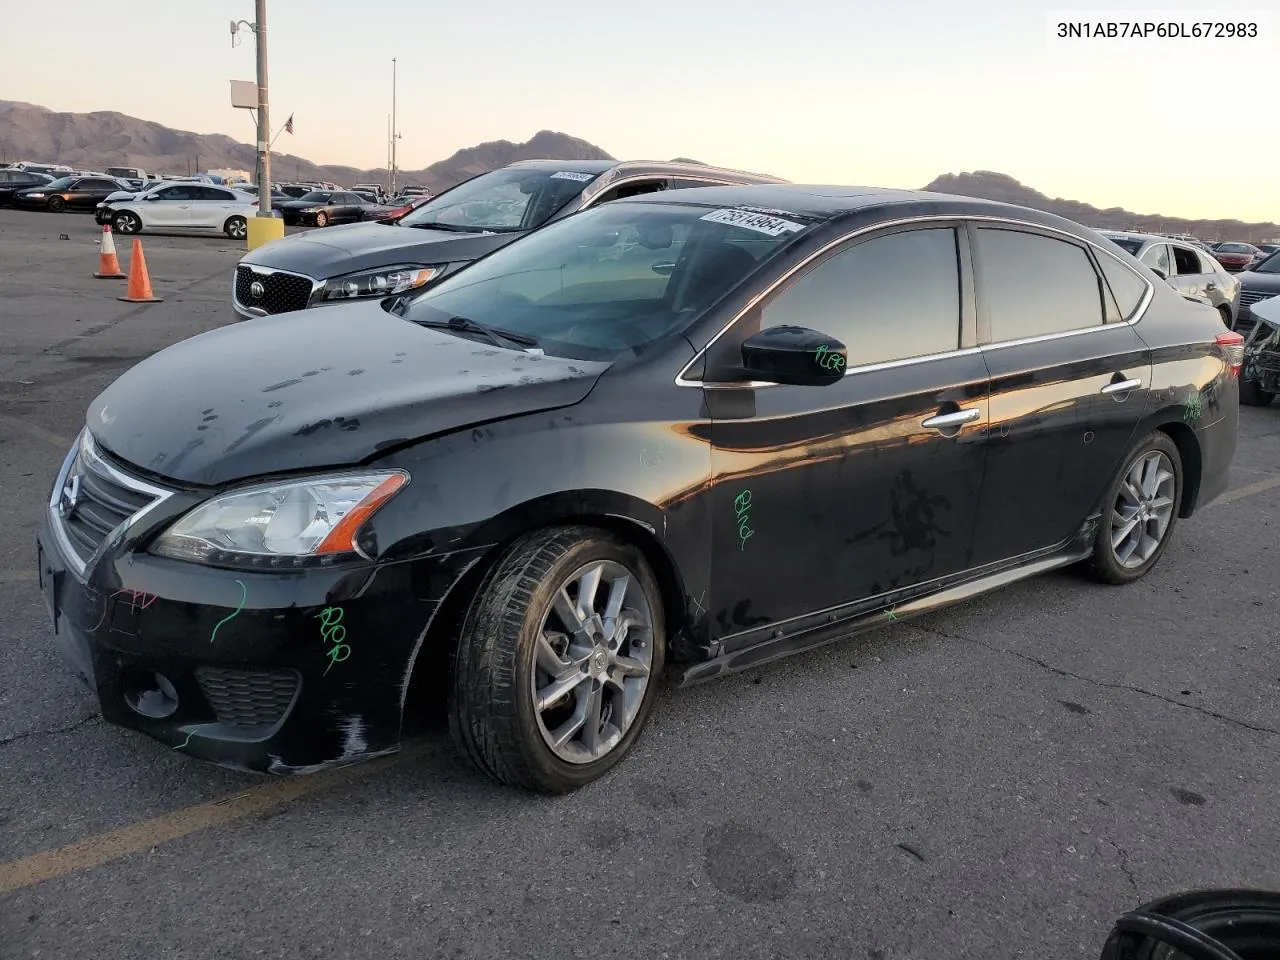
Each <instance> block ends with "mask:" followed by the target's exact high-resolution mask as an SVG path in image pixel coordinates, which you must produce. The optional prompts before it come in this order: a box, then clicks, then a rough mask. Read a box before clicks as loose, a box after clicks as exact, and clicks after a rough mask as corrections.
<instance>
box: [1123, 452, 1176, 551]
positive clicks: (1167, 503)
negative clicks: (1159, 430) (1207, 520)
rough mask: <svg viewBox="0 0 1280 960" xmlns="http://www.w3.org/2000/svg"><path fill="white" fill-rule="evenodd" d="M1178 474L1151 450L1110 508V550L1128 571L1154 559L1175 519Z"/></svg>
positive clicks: (1136, 462)
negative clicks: (1171, 521)
mask: <svg viewBox="0 0 1280 960" xmlns="http://www.w3.org/2000/svg"><path fill="white" fill-rule="evenodd" d="M1176 494H1177V474H1176V473H1175V472H1174V469H1173V463H1172V462H1171V461H1170V460H1169V457H1168V456H1167V455H1166V454H1165V453H1164V452H1162V451H1160V450H1148V451H1146V452H1144V453H1143V454H1142V455H1141V456H1139V457H1138V458H1137V459H1136V460H1134V462H1133V464H1132V465H1131V466H1130V467H1129V469H1128V471H1127V472H1126V473H1125V477H1124V480H1123V481H1121V483H1120V490H1119V491H1118V492H1117V494H1116V500H1115V503H1114V504H1113V505H1112V507H1111V549H1112V551H1113V552H1114V553H1115V557H1116V560H1117V561H1118V562H1119V564H1120V565H1121V566H1122V567H1124V568H1126V569H1129V570H1132V569H1135V568H1137V567H1141V566H1142V565H1143V564H1144V563H1146V562H1147V561H1148V560H1150V559H1151V558H1152V557H1153V556H1155V554H1156V551H1158V550H1159V549H1160V544H1161V543H1163V542H1164V537H1165V534H1166V533H1167V532H1168V530H1169V521H1170V520H1171V519H1172V518H1173V510H1174V506H1175V504H1174V497H1175V495H1176Z"/></svg>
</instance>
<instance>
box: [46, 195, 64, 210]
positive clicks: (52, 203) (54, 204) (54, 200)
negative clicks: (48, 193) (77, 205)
mask: <svg viewBox="0 0 1280 960" xmlns="http://www.w3.org/2000/svg"><path fill="white" fill-rule="evenodd" d="M45 205H46V206H47V207H48V208H49V212H50V213H61V212H62V211H63V210H65V209H67V201H65V200H63V199H62V198H61V197H50V198H49V200H48V202H47V203H46V204H45Z"/></svg>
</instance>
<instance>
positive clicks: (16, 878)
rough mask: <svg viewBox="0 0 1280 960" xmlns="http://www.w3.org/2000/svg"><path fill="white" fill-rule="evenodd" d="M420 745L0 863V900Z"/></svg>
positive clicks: (377, 767) (406, 754)
mask: <svg viewBox="0 0 1280 960" xmlns="http://www.w3.org/2000/svg"><path fill="white" fill-rule="evenodd" d="M431 746H432V745H430V744H428V743H426V742H424V741H421V740H419V741H414V742H411V743H406V744H405V745H404V747H403V748H402V749H401V751H400V752H399V753H397V754H392V755H391V756H387V757H380V758H378V759H376V760H370V761H368V762H366V763H359V764H352V765H351V766H348V767H338V768H337V769H334V770H327V771H324V772H322V773H313V774H310V775H306V776H290V777H282V778H273V779H272V780H271V781H269V782H267V783H263V784H259V785H256V786H253V787H250V788H249V789H247V790H244V791H242V792H240V793H237V794H232V795H231V796H229V797H224V798H222V799H221V800H210V801H209V802H207V803H200V804H196V805H195V806H192V807H184V808H183V809H181V810H174V811H172V812H171V813H166V814H163V815H161V816H159V817H155V818H154V819H151V820H143V821H142V822H140V823H131V824H128V825H127V826H123V827H118V828H117V829H115V830H108V831H106V832H105V833H99V834H96V835H94V836H91V837H86V838H85V839H84V840H78V841H76V842H75V843H70V844H67V845H66V846H65V847H59V848H57V849H56V850H46V851H44V852H43V853H37V854H33V855H32V856H30V857H26V858H24V859H22V860H11V861H9V862H7V863H0V895H3V894H6V893H12V892H13V891H14V890H21V889H23V888H24V887H32V886H35V885H36V884H38V883H44V882H45V881H46V880H53V879H56V878H57V877H65V876H67V875H68V874H72V873H79V872H81V871H82V870H91V869H93V868H94V867H100V866H102V865H103V864H106V863H110V862H112V861H113V860H119V859H121V858H123V857H127V856H129V855H130V854H134V853H138V852H140V851H142V850H150V849H151V848H152V847H155V846H158V845H160V844H162V843H168V842H169V841H171V840H180V839H182V838H183V837H187V836H190V835H191V834H193V833H199V832H201V831H203V830H208V829H210V828H212V827H217V826H221V825H222V824H225V823H230V822H231V821H233V820H240V819H243V818H244V817H251V816H253V815H254V814H258V813H264V812H266V811H268V810H273V809H275V808H277V807H282V806H284V805H286V804H289V803H292V802H293V801H295V800H300V799H302V798H303V797H306V796H311V795H313V794H317V793H323V792H324V791H326V790H331V789H333V788H334V787H338V786H341V785H342V784H344V783H349V782H350V781H352V780H358V779H360V778H362V777H367V776H369V775H370V774H373V773H377V772H379V771H381V770H386V769H388V768H389V767H393V766H395V765H397V764H399V763H402V762H403V761H405V760H410V759H413V758H415V757H419V756H422V755H423V754H424V753H426V752H428V750H429V749H431Z"/></svg>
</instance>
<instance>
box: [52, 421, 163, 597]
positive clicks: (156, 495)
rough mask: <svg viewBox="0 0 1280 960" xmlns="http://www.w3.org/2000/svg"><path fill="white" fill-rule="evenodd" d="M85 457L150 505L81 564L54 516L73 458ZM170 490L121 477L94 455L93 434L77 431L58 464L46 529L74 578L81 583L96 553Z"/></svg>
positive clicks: (58, 516) (114, 530)
mask: <svg viewBox="0 0 1280 960" xmlns="http://www.w3.org/2000/svg"><path fill="white" fill-rule="evenodd" d="M81 455H85V456H86V457H87V458H88V459H90V460H92V462H93V467H94V469H95V470H97V471H99V472H101V473H103V474H105V475H106V476H108V477H109V478H110V479H111V480H113V481H114V482H115V483H118V484H119V485H120V486H122V487H124V488H126V489H128V490H132V491H133V492H135V493H142V494H146V495H148V496H150V497H152V498H153V499H152V501H151V503H149V504H147V505H146V506H145V507H143V508H142V509H141V510H139V511H138V512H137V513H134V514H131V515H130V516H129V517H128V518H127V519H125V520H123V521H122V522H121V523H119V524H118V525H117V526H115V527H113V528H112V529H111V530H110V531H109V532H108V533H107V534H106V536H104V537H103V538H102V543H101V544H99V546H98V550H97V551H95V552H94V554H93V555H92V556H90V557H89V559H88V560H81V559H80V555H79V553H77V552H76V549H75V547H74V546H73V545H72V543H71V538H70V536H69V535H68V534H67V532H66V528H65V526H64V525H63V522H62V515H61V514H60V513H58V502H59V501H60V500H61V499H62V490H63V488H64V487H65V486H66V484H67V475H68V474H69V473H70V472H71V467H72V465H73V464H74V463H75V462H76V459H77V457H79V456H81ZM174 492H175V491H173V490H168V489H165V488H164V487H157V486H155V485H154V484H150V483H147V482H146V481H145V480H140V479H138V478H137V477H134V476H131V475H129V474H127V473H122V472H121V471H120V470H118V469H116V468H115V467H114V466H112V465H111V464H110V463H108V462H107V461H106V460H105V459H103V457H102V455H101V454H99V453H98V450H97V445H96V444H95V443H94V442H93V434H91V433H90V432H89V429H88V427H85V428H84V429H82V430H81V431H80V435H79V436H78V437H77V438H76V442H75V443H74V444H73V445H72V447H71V450H70V452H69V453H68V454H67V456H66V459H64V460H63V461H62V469H61V470H59V471H58V480H57V482H56V483H55V484H54V487H53V493H52V494H51V495H50V497H49V527H50V529H51V530H52V531H53V535H54V539H56V540H57V542H58V547H59V549H60V550H61V551H62V554H63V559H64V560H65V561H66V562H67V564H68V566H70V567H71V568H72V570H74V571H75V573H76V574H77V576H78V577H79V578H80V579H81V580H83V579H84V576H85V571H86V570H87V569H88V568H89V564H90V563H92V562H93V561H94V560H96V559H97V555H98V552H100V551H101V550H102V549H103V547H105V546H106V545H107V544H108V543H109V542H110V541H111V540H113V539H114V538H115V537H117V536H118V535H119V534H120V532H121V531H122V530H126V529H128V528H129V527H132V526H133V525H134V524H135V523H137V522H138V521H139V520H141V519H142V518H143V517H145V516H146V515H147V514H149V513H151V511H153V510H155V509H156V508H158V507H159V506H160V505H161V504H163V503H164V502H165V501H166V500H168V499H169V498H170V497H172V496H173V495H174Z"/></svg>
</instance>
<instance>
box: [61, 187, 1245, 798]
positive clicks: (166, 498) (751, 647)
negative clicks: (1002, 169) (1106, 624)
mask: <svg viewBox="0 0 1280 960" xmlns="http://www.w3.org/2000/svg"><path fill="white" fill-rule="evenodd" d="M376 229H396V228H376ZM1242 341H1243V338H1242V337H1241V336H1240V335H1239V334H1237V333H1232V332H1230V331H1227V330H1225V329H1224V328H1223V326H1222V322H1221V320H1220V319H1219V316H1218V314H1217V312H1216V311H1214V310H1213V309H1212V308H1211V307H1208V306H1206V305H1204V304H1200V303H1192V302H1189V301H1187V300H1186V299H1184V298H1183V297H1182V296H1180V295H1179V294H1178V293H1177V292H1176V291H1174V290H1173V289H1172V288H1171V287H1170V286H1169V285H1168V284H1167V283H1165V282H1163V281H1161V280H1160V279H1159V278H1158V277H1157V276H1156V275H1155V274H1153V273H1151V272H1150V271H1149V270H1147V269H1146V268H1145V267H1143V266H1142V265H1141V264H1140V263H1139V262H1138V261H1137V260H1135V259H1133V258H1132V257H1131V256H1129V255H1128V254H1126V253H1124V252H1123V251H1121V250H1120V249H1119V248H1117V247H1116V246H1115V245H1114V244H1111V243H1110V242H1108V241H1106V240H1104V239H1102V238H1101V237H1099V236H1098V235H1097V234H1095V233H1092V232H1091V231H1088V230H1086V229H1084V228H1082V227H1079V226H1077V225H1075V224H1073V223H1071V222H1069V221H1066V220H1063V219H1061V218H1059V217H1056V216H1053V215H1052V214H1048V213H1043V212H1040V211H1036V210H1029V209H1024V208H1020V207H1014V206H1009V205H1005V204H998V203H992V202H988V201H982V200H975V199H969V198H964V197H951V196H944V195H939V194H928V193H919V192H905V191H904V192H899V191H890V190H873V189H859V188H836V187H799V186H753V187H710V188H705V189H700V190H678V191H672V192H670V193H664V194H649V195H647V196H643V197H635V198H632V199H628V200H620V201H618V202H616V203H609V204H605V205H603V206H600V207H597V208H594V209H590V210H587V211H584V212H582V213H580V214H576V215H575V216H573V217H568V218H565V219H563V220H561V221H559V222H557V223H554V224H551V225H549V226H547V227H545V228H543V229H541V230H539V231H537V232H535V233H533V234H531V235H530V236H529V237H527V238H526V239H524V240H521V241H520V242H519V243H514V244H511V245H509V246H507V247H506V248H504V249H502V250H499V251H496V252H495V253H493V254H491V255H490V256H488V257H486V258H485V259H484V260H481V261H478V262H477V263H475V264H473V265H472V266H470V267H468V268H467V269H466V270H465V271H460V272H459V273H457V274H455V275H453V276H451V277H446V278H445V279H444V280H443V281H441V282H440V283H439V284H438V285H435V286H433V287H432V288H429V289H427V290H425V291H422V292H420V293H418V294H416V295H414V296H403V297H395V298H388V299H386V300H383V301H381V302H371V301H366V302H363V303H355V304H350V305H347V306H344V307H338V308H335V309H332V310H319V311H314V312H301V313H297V314H294V315H292V316H283V317H272V318H269V319H257V320H251V321H249V322H247V323H242V324H233V325H229V326H226V327H223V328H220V329H217V330H214V331H211V332H209V333H205V334H202V335H200V336H197V337H193V338H191V339H189V340H186V341H184V342H181V343H178V344H176V345H174V346H172V347H169V348H168V349H166V350H163V351H161V352H159V353H157V354H154V355H152V356H150V357H148V358H147V359H146V360H144V361H142V362H141V363H140V364H138V365H137V366H136V367H134V368H133V369H132V370H130V371H128V372H127V373H126V374H124V375H123V376H122V377H120V378H119V379H118V380H117V381H116V382H115V383H113V384H112V385H111V386H110V387H108V388H107V389H106V391H105V392H103V393H102V394H101V395H100V396H99V397H98V398H97V399H95V400H94V401H93V403H92V404H91V406H90V407H89V409H88V411H87V422H86V426H85V428H84V430H83V431H82V433H81V435H80V438H79V439H78V440H77V442H76V444H75V445H74V446H73V448H72V449H71V450H70V451H69V452H68V454H67V457H66V459H65V461H64V463H63V465H62V468H61V470H60V472H59V474H58V476H57V478H56V481H55V483H54V485H53V488H52V492H51V494H50V498H49V503H48V509H47V511H46V515H45V519H44V526H43V529H42V531H41V532H40V534H39V558H38V559H39V568H38V569H39V579H40V583H41V584H42V585H43V588H44V592H45V597H46V599H47V602H48V604H49V607H50V609H51V611H52V613H53V617H54V622H55V624H56V632H55V633H54V641H55V642H56V643H57V644H58V645H60V646H61V647H62V649H63V650H64V652H65V653H66V654H67V656H68V657H69V658H70V659H71V661H72V663H74V664H75V665H76V666H77V667H78V669H79V670H80V671H81V672H82V673H83V674H84V675H85V676H86V677H87V678H88V680H89V682H90V684H91V686H92V688H93V690H94V691H96V696H97V697H98V699H99V702H100V705H101V709H102V714H103V716H104V717H105V718H106V719H108V720H110V721H112V722H114V723H118V724H121V725H125V726H128V727H132V728H134V729H136V730H140V731H143V732H145V733H147V734H150V735H151V736H153V737H156V738H157V739H159V740H161V741H163V742H164V743H166V744H168V745H170V746H172V747H173V748H174V749H176V750H180V751H183V752H185V753H188V754H191V755H193V756H197V757H201V758H203V759H206V760H211V761H215V762H219V763H223V764H228V765H231V766H235V767H249V768H253V769H258V770H267V771H271V772H276V773H296V772H307V771H312V770H317V769H321V768H323V767H325V766H328V765H332V764H341V763H347V762H351V761H353V760H356V759H360V758H363V757H369V756H375V755H379V754H383V753H388V752H391V751H394V750H396V749H397V746H398V743H399V739H400V736H401V729H402V719H403V716H404V712H405V707H406V703H408V702H410V698H411V696H412V694H411V691H415V690H416V691H418V693H420V694H422V695H423V696H424V698H425V699H424V700H423V701H422V702H433V703H441V704H447V708H448V713H449V717H450V726H451V729H452V732H453V736H454V737H455V739H456V741H457V743H458V744H459V746H460V747H461V749H462V751H463V752H464V753H465V754H466V756H468V757H469V758H470V759H471V760H472V761H473V762H474V763H475V764H476V766H477V767H479V768H480V769H481V770H483V771H485V772H486V773H488V774H489V775H491V776H493V777H495V778H496V779H498V780H500V781H504V782H507V783H512V784H519V785H522V786H525V787H528V788H532V789H536V790H543V791H549V792H563V791H567V790H572V789H574V788H576V787H579V786H581V785H583V784H585V783H588V782H590V781H591V780H593V779H595V778H597V777H599V776H601V775H602V774H603V773H604V772H605V771H606V770H608V769H609V768H610V767H611V766H612V765H613V764H614V763H616V762H617V761H618V760H619V759H620V758H621V757H622V756H623V755H624V754H625V753H626V751H627V749H628V748H629V747H630V746H631V745H632V744H633V743H634V742H635V740H636V738H637V736H639V734H640V731H641V729H642V727H643V726H644V723H645V720H646V718H647V716H648V715H649V712H650V709H651V707H652V705H653V700H654V696H655V694H656V692H657V689H658V680H659V677H660V675H661V674H662V672H663V670H664V669H666V668H668V667H673V668H675V669H676V670H677V671H678V672H679V673H680V674H681V676H682V678H683V680H684V681H685V682H695V681H699V680H705V679H709V678H711V677H715V676H719V675H722V674H727V673H731V672H734V671H738V670H743V669H746V668H748V667H753V666H757V665H759V664H761V663H765V662H767V661H770V660H773V659H776V658H778V657H781V656H784V655H787V654H791V653H796V652H798V651H802V650H806V649H809V648H812V647H815V646H818V645H820V644H824V643H828V642H831V641H833V640H836V639H838V638H841V637H844V636H848V635H849V634H850V633H852V632H857V631H860V630H865V629H870V628H872V627H876V626H883V625H889V624H893V623H897V622H899V621H903V620H907V619H909V618H911V617H913V616H916V615H919V614H922V613H925V612H928V611H931V610H935V609H937V608H939V607H942V606H944V605H946V604H949V603H953V602H956V601H959V600H963V599H966V598H969V597H972V596H974V595H975V594H978V593H981V592H983V591H987V590H991V589H994V588H996V587H999V586H1001V585H1004V584H1007V583H1009V582H1011V581H1014V580H1017V579H1020V578H1024V577H1029V576H1033V575H1035V574H1038V573H1042V572H1044V571H1047V570H1051V569H1054V568H1058V567H1063V566H1066V565H1069V564H1074V563H1084V564H1085V565H1086V567H1087V569H1088V570H1089V571H1090V572H1091V574H1092V575H1093V576H1094V577H1095V578H1097V579H1098V580H1101V581H1103V582H1106V583H1112V584H1123V583H1131V582H1133V581H1136V580H1138V579H1140V578H1142V577H1143V576H1145V575H1146V574H1148V573H1149V572H1150V571H1151V570H1152V568H1153V567H1154V566H1155V565H1156V564H1157V563H1158V561H1159V559H1160V557H1161V556H1162V554H1163V552H1164V550H1165V549H1166V548H1167V546H1168V544H1169V542H1170V540H1171V538H1172V536H1173V534H1174V531H1175V528H1176V525H1177V523H1178V521H1179V518H1187V517H1190V516H1192V515H1193V514H1194V513H1195V512H1196V511H1197V510H1198V509H1199V508H1201V507H1203V506H1204V505H1205V504H1206V503H1208V502H1209V501H1211V500H1213V499H1214V498H1215V497H1216V496H1218V495H1219V494H1220V493H1222V492H1223V490H1224V489H1225V488H1226V484H1227V477H1228V469H1229V466H1230V463H1231V459H1232V456H1233V454H1234V451H1235V447H1236V433H1237V420H1238V415H1239V406H1238V404H1239V396H1238V382H1237V376H1238V375H1239V371H1240V365H1241V362H1242V356H1243V350H1242V347H1241V343H1242ZM192 371H199V376H195V377H193V376H192ZM1124 639H1125V638H1124V637H1123V636H1116V637H1099V638H1098V642H1099V643H1100V644H1115V643H1122V642H1124ZM707 703H708V704H711V701H707ZM712 706H714V705H713V704H712ZM708 719H709V720H711V718H708ZM711 722H712V723H714V721H713V720H711ZM666 749H670V745H668V747H667V748H666ZM691 759H692V758H690V760H691ZM666 762H668V763H671V762H678V761H677V758H675V757H671V758H668V760H667V761H666Z"/></svg>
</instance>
